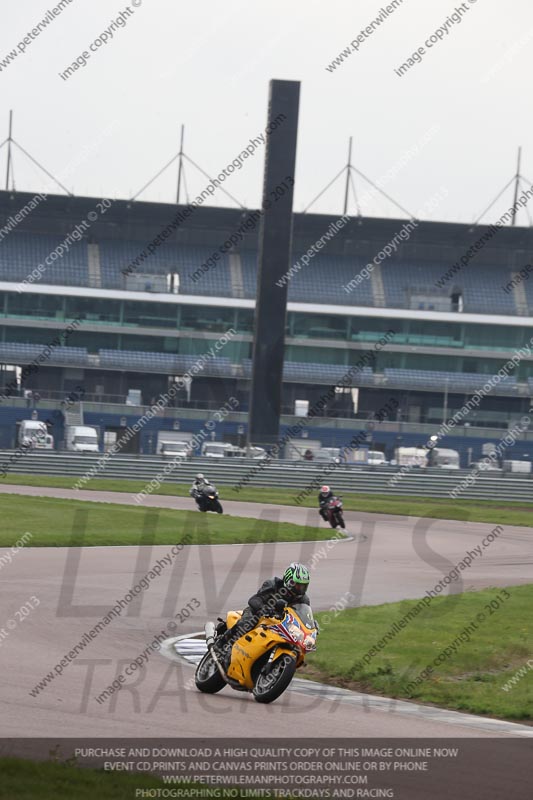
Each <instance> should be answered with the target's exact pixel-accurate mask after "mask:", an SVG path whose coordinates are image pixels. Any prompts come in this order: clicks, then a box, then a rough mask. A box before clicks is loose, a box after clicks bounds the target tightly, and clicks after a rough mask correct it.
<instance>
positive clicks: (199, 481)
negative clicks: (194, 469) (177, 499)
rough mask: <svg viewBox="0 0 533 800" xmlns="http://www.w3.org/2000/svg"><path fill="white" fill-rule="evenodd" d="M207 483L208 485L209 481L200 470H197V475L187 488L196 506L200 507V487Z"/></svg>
mask: <svg viewBox="0 0 533 800" xmlns="http://www.w3.org/2000/svg"><path fill="white" fill-rule="evenodd" d="M209 485H210V484H209V481H208V480H207V478H206V477H205V475H204V474H203V473H202V472H199V473H198V475H197V476H196V477H195V479H194V481H193V483H192V486H191V488H190V489H189V494H190V495H191V497H194V499H195V500H196V505H197V506H198V508H201V505H200V503H201V499H202V489H203V488H204V487H205V486H209Z"/></svg>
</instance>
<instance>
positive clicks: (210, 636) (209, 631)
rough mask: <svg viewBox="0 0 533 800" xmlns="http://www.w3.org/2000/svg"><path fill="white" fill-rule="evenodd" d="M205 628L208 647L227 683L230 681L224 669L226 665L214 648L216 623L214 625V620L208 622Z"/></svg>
mask: <svg viewBox="0 0 533 800" xmlns="http://www.w3.org/2000/svg"><path fill="white" fill-rule="evenodd" d="M204 630H205V642H206V644H207V649H208V650H209V652H210V653H211V655H212V657H213V661H214V662H215V664H216V667H217V669H218V671H219V672H220V675H221V677H222V678H223V679H224V680H225V681H226V683H228V676H227V675H226V673H225V671H224V667H223V666H222V664H221V663H220V661H219V660H218V656H217V654H216V652H215V650H214V649H213V645H214V644H215V625H214V623H213V622H206V623H205V628H204Z"/></svg>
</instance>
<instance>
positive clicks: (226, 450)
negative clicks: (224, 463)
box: [201, 442, 243, 458]
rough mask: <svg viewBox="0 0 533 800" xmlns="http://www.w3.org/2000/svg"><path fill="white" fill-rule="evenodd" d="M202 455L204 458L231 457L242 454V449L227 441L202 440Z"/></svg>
mask: <svg viewBox="0 0 533 800" xmlns="http://www.w3.org/2000/svg"><path fill="white" fill-rule="evenodd" d="M201 452H202V455H203V456H205V458H228V457H229V458H231V457H234V456H235V454H236V453H237V454H239V455H242V454H243V451H242V449H241V448H240V447H235V445H234V444H230V443H229V442H204V443H203V445H202V451H201Z"/></svg>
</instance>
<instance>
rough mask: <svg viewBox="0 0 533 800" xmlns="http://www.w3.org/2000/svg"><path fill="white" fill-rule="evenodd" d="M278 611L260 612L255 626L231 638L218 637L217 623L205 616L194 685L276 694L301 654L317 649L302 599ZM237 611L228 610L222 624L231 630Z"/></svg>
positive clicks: (265, 699) (263, 698) (268, 699)
mask: <svg viewBox="0 0 533 800" xmlns="http://www.w3.org/2000/svg"><path fill="white" fill-rule="evenodd" d="M281 615H282V616H281ZM281 615H280V616H278V617H276V616H263V617H261V618H260V619H259V621H258V623H257V625H256V626H255V628H253V629H252V630H251V631H249V632H248V633H244V634H243V635H242V636H241V637H240V638H238V639H237V640H236V641H235V642H233V643H231V642H227V640H226V639H225V638H222V639H221V633H220V630H221V628H220V626H218V628H215V625H214V623H213V622H208V623H207V624H206V626H205V638H206V643H207V653H206V654H205V656H204V657H203V658H202V660H201V661H200V663H199V664H198V666H197V668H196V674H195V682H196V687H197V688H198V689H199V690H200V691H201V692H207V693H208V694H214V693H215V692H219V691H220V690H221V689H223V688H224V686H226V684H227V685H228V686H231V688H232V689H236V690H237V691H239V692H252V694H253V696H254V699H255V700H256V701H257V702H258V703H272V702H273V700H276V699H277V698H278V697H279V696H280V695H281V694H282V693H283V692H284V691H285V689H286V688H287V686H288V685H289V684H290V682H291V680H292V679H293V677H294V673H295V672H296V670H297V669H298V667H301V666H302V665H303V663H304V661H305V656H306V654H307V653H309V652H311V651H312V650H316V637H317V633H318V627H317V624H316V622H315V620H314V619H313V612H312V610H311V607H310V606H308V605H307V604H306V603H295V604H294V605H292V606H288V607H287V608H285V610H284V611H283V612H281ZM241 616H242V611H229V612H228V614H227V617H226V625H225V626H223V627H227V629H228V630H230V629H231V628H232V627H233V626H234V625H235V623H236V622H237V621H238V620H239V619H240V618H241ZM217 639H218V640H219V641H218V642H217Z"/></svg>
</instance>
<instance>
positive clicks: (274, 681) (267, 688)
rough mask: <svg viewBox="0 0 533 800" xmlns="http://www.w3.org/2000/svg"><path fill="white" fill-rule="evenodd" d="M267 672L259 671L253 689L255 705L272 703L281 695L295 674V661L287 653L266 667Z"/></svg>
mask: <svg viewBox="0 0 533 800" xmlns="http://www.w3.org/2000/svg"><path fill="white" fill-rule="evenodd" d="M264 669H268V671H267V672H266V674H265V672H264V670H261V672H260V673H259V675H258V677H257V680H256V682H255V686H254V688H253V696H254V700H255V701H256V702H257V703H272V702H273V701H274V700H277V699H278V697H279V696H280V695H281V694H283V692H284V691H285V689H286V688H287V686H288V685H289V683H290V682H291V681H292V679H293V677H294V673H295V672H296V659H295V658H293V656H290V655H289V654H288V653H287V654H285V655H283V656H280V657H279V658H277V659H276V661H274V662H273V663H272V664H269V665H267V667H266V668H264Z"/></svg>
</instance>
